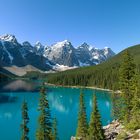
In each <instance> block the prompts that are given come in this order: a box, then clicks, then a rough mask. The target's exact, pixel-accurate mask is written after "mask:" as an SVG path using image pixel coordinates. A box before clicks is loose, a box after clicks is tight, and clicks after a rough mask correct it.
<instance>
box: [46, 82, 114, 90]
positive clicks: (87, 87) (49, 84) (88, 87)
mask: <svg viewBox="0 0 140 140" xmlns="http://www.w3.org/2000/svg"><path fill="white" fill-rule="evenodd" d="M45 85H48V86H55V87H66V88H86V89H97V90H102V91H108V92H112V91H113V90H110V89H103V88H97V87H90V86H66V85H56V84H51V83H45Z"/></svg>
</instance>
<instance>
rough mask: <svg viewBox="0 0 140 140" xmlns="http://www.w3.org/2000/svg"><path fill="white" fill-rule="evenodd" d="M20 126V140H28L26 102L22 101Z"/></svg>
mask: <svg viewBox="0 0 140 140" xmlns="http://www.w3.org/2000/svg"><path fill="white" fill-rule="evenodd" d="M22 119H23V120H22V124H21V129H22V136H21V140H29V137H28V133H29V128H28V123H29V116H28V106H27V102H26V101H25V100H24V102H23V104H22Z"/></svg>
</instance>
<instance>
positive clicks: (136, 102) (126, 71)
mask: <svg viewBox="0 0 140 140" xmlns="http://www.w3.org/2000/svg"><path fill="white" fill-rule="evenodd" d="M139 76H140V75H139V74H138V71H137V69H136V65H135V63H134V60H133V56H132V55H131V54H130V53H129V52H128V51H126V52H124V55H123V61H122V64H121V67H120V71H119V77H120V78H119V79H120V80H119V81H120V82H119V83H120V91H121V93H120V94H115V93H114V96H113V97H114V99H113V101H114V102H113V103H114V107H113V112H114V116H115V118H117V119H119V120H120V121H121V122H122V123H123V124H124V125H125V126H126V128H129V129H132V130H135V129H138V128H140V119H138V118H140V85H139Z"/></svg>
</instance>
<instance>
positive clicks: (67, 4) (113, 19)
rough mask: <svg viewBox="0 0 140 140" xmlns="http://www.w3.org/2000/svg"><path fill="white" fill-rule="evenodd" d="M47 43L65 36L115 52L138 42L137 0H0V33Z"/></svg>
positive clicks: (139, 8) (139, 3) (139, 18)
mask: <svg viewBox="0 0 140 140" xmlns="http://www.w3.org/2000/svg"><path fill="white" fill-rule="evenodd" d="M5 33H9V34H14V35H16V37H17V39H18V41H19V42H23V41H25V40H28V41H29V42H31V44H34V43H35V42H36V41H38V40H39V41H40V42H41V43H42V44H44V45H45V44H48V45H51V44H53V43H55V42H58V41H62V40H65V39H68V40H69V41H71V42H72V44H73V45H74V46H77V45H80V44H82V43H83V42H87V43H88V44H91V45H93V46H95V47H97V48H103V47H105V46H108V47H111V48H112V49H113V50H114V51H115V52H116V53H117V52H120V51H121V50H123V49H124V48H127V47H128V46H131V45H135V44H140V1H139V0H0V35H2V34H5Z"/></svg>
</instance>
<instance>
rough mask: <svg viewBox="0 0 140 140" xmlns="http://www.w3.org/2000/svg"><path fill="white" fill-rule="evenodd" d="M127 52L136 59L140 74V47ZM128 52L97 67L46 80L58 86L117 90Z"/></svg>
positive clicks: (71, 71)
mask: <svg viewBox="0 0 140 140" xmlns="http://www.w3.org/2000/svg"><path fill="white" fill-rule="evenodd" d="M126 50H128V51H129V52H130V53H131V55H132V56H133V57H134V62H135V63H136V67H137V72H138V73H140V61H139V60H140V55H139V54H140V45H136V46H132V47H129V48H128V49H126ZM126 50H124V51H122V52H120V53H119V54H117V55H116V56H114V57H113V58H111V59H109V60H108V61H106V62H104V63H102V64H100V65H97V66H90V67H83V68H77V69H74V70H67V71H64V72H59V73H53V74H49V75H47V78H46V79H47V82H48V83H53V84H56V85H70V86H75V85H80V86H94V87H100V88H106V89H113V90H116V89H118V87H119V82H118V81H119V78H118V76H119V68H120V64H121V62H122V57H123V53H124V52H125V51H126Z"/></svg>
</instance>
